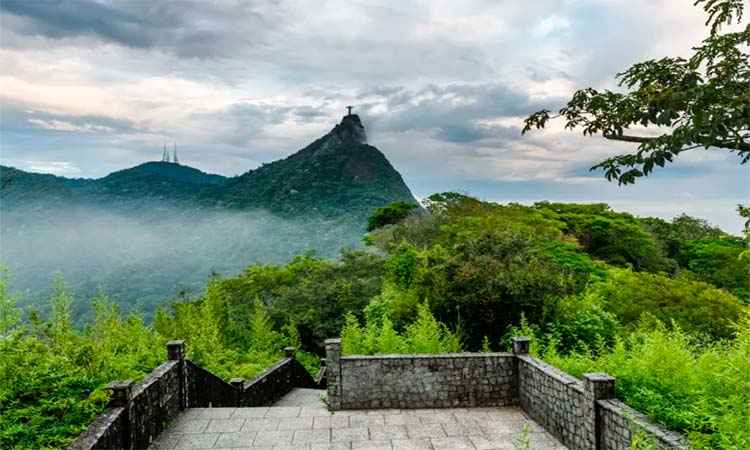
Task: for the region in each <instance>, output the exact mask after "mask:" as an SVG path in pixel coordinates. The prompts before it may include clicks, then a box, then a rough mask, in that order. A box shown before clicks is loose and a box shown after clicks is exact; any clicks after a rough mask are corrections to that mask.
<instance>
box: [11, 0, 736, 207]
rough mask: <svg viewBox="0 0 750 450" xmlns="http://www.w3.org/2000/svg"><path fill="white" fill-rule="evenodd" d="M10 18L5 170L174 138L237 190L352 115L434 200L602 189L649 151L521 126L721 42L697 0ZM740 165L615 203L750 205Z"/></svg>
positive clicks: (150, 150) (137, 6)
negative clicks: (452, 194) (585, 92)
mask: <svg viewBox="0 0 750 450" xmlns="http://www.w3.org/2000/svg"><path fill="white" fill-rule="evenodd" d="M0 20H1V21H2V26H0V33H2V51H1V52H0V66H1V67H3V77H2V83H3V89H2V90H0V106H2V107H1V108H0V113H1V115H0V122H1V123H0V133H2V136H1V137H2V155H1V158H0V159H1V162H3V163H5V164H12V165H13V164H15V165H19V166H21V168H26V169H33V168H35V167H36V168H43V167H49V168H53V169H55V170H58V171H62V170H74V169H75V170H80V175H81V176H101V175H105V174H106V173H107V172H109V171H112V170H116V169H120V168H122V167H125V166H128V165H134V164H137V163H140V162H143V161H144V160H149V159H154V158H157V159H158V157H159V155H160V150H159V149H160V147H161V145H162V143H163V142H164V141H165V140H167V141H172V140H175V141H177V142H178V144H179V145H180V154H181V157H182V159H184V161H185V162H186V163H189V164H192V165H195V166H197V167H199V168H201V169H204V170H207V171H212V172H218V173H223V174H227V175H234V174H237V173H241V172H244V171H245V170H248V169H251V168H253V167H255V166H257V165H259V164H261V163H263V162H267V161H269V160H273V159H277V158H279V157H283V156H286V155H288V154H290V153H292V152H293V151H295V150H298V149H300V148H302V147H303V146H304V145H305V144H307V143H309V142H310V141H311V140H313V139H315V138H316V137H318V136H320V135H321V134H322V133H325V132H326V131H328V130H329V129H330V128H331V127H332V126H333V125H334V124H335V123H336V122H337V121H338V120H339V119H340V116H341V115H342V114H343V113H344V106H345V105H347V104H353V105H355V111H356V112H358V113H359V114H360V115H361V116H362V118H363V120H364V121H365V125H366V126H367V127H368V136H369V137H370V141H371V143H372V144H374V145H376V146H377V147H379V148H380V149H381V150H383V151H384V152H385V153H386V155H387V156H388V157H389V158H390V159H391V160H392V161H393V162H394V165H396V167H398V169H399V170H400V171H401V172H402V173H403V174H404V175H405V178H406V180H407V182H408V183H409V184H410V185H411V186H412V187H413V188H414V190H415V191H416V193H417V194H418V195H424V194H429V193H430V191H432V190H444V189H464V190H467V191H469V192H472V189H480V187H478V186H480V185H481V186H484V187H482V188H481V190H479V191H477V192H482V193H485V192H490V190H491V189H494V190H495V192H498V193H501V194H502V195H506V194H508V195H511V194H513V192H516V193H519V195H520V193H524V195H526V193H529V192H530V193H531V194H529V195H532V194H535V193H534V189H535V187H536V188H537V189H538V192H539V193H540V194H539V195H542V194H541V193H545V194H544V195H547V196H549V195H552V194H553V193H554V192H556V191H555V189H557V188H560V189H559V192H564V193H565V195H568V194H569V193H570V192H575V191H576V190H579V191H580V190H581V189H582V188H581V184H580V183H595V182H600V181H601V179H600V178H598V174H596V173H593V174H592V173H589V172H588V171H587V170H588V168H589V167H590V166H591V165H593V164H594V163H595V162H596V161H598V160H600V159H601V158H604V157H606V156H608V155H611V154H615V153H622V152H626V151H629V150H631V149H632V146H628V145H627V144H616V143H612V142H608V141H604V140H602V139H596V138H582V137H581V136H580V135H577V134H575V133H569V132H565V133H563V132H561V131H559V130H550V131H547V132H544V133H541V132H539V133H533V134H531V135H527V136H521V135H520V127H521V119H522V117H523V116H525V115H526V114H528V113H530V112H532V111H534V110H537V109H541V108H549V109H555V108H556V107H559V106H560V104H561V103H562V101H563V99H564V98H566V97H567V96H569V95H570V93H571V92H572V91H573V90H574V89H576V88H583V87H587V86H594V87H598V88H600V87H611V86H612V79H613V74H615V73H617V72H619V71H622V70H624V69H625V68H627V67H628V66H629V65H630V64H632V63H634V62H637V61H639V60H643V59H647V58H658V57H661V56H665V55H677V54H681V55H684V54H686V53H687V52H689V50H690V47H691V45H692V44H694V43H696V42H698V40H699V39H700V38H701V37H703V34H704V31H705V30H704V28H703V25H702V23H703V17H702V15H701V14H700V11H699V10H698V9H697V8H689V7H685V5H684V4H683V0H665V1H660V2H654V1H652V0H610V1H607V2H601V1H597V0H575V1H560V0H538V1H534V2H518V1H517V0H475V1H465V2H455V1H451V0H415V1H414V2H407V3H404V2H402V3H401V4H396V3H394V2H390V1H374V2H351V1H347V0H341V1H338V0H332V1H330V2H318V3H316V4H315V5H313V6H311V4H310V3H309V2H305V1H303V0H283V1H272V0H268V1H265V0H253V1H249V0H248V1H231V2H229V1H227V2H205V1H167V2H151V1H132V0H121V1H120V0H73V1H62V0H59V1H54V0H44V1H33V0H2V1H0ZM698 159H700V157H699V158H698ZM736 166H737V164H736V161H735V159H721V158H719V159H709V160H707V161H695V164H692V163H691V164H680V165H676V166H674V168H673V169H670V170H669V171H665V172H664V173H668V175H665V176H661V175H657V176H655V177H653V178H651V179H650V180H649V182H648V183H645V184H644V186H650V187H648V188H639V189H637V190H635V189H630V190H618V189H616V186H614V187H611V189H610V187H608V188H607V190H603V191H602V192H606V193H607V195H610V194H611V195H615V194H614V193H615V192H617V193H620V192H622V194H619V195H622V196H625V197H627V196H628V195H630V197H629V198H631V199H637V198H641V197H643V196H648V195H649V194H648V192H659V193H669V192H673V191H675V189H677V187H678V186H679V188H680V189H684V190H686V191H690V190H693V191H695V192H693V194H694V195H696V196H697V197H696V198H699V197H700V196H701V195H704V194H702V193H701V192H698V191H697V188H696V186H698V184H696V183H688V184H685V183H682V181H684V180H687V179H697V178H700V176H701V175H700V174H701V173H702V174H703V176H704V177H705V176H706V175H705V174H706V173H709V172H710V171H713V172H711V173H715V174H716V176H712V178H711V180H712V183H714V186H712V189H713V191H712V192H715V193H716V192H726V193H731V192H743V189H742V188H743V187H744V186H745V183H744V179H745V178H746V174H745V173H744V172H738V171H737V170H735V169H736ZM70 168H73V169H70ZM742 169H743V170H746V167H743V168H742ZM701 171H703V172H701ZM596 180H598V181H596ZM651 180H654V181H653V182H652V181H651ZM519 183H525V184H524V187H523V190H520V189H521V188H519ZM681 183H682V184H681ZM487 186H490V187H491V188H490V187H487ZM554 186H557V188H554ZM571 186H572V187H571ZM585 186H586V189H583V191H589V190H590V188H589V186H592V185H591V184H585ZM597 186H599V185H597ZM603 186H609V185H606V184H604V185H603ZM562 187H565V189H563V188H562ZM649 189H650V190H651V191H649ZM498 195H499V194H498ZM706 195H707V194H706ZM712 195H714V194H712ZM716 195H718V194H716ZM727 195H728V196H731V195H734V194H727ZM532 196H533V195H532ZM735 197H736V195H735ZM745 197H746V196H745ZM534 198H536V197H534ZM571 198H572V197H571Z"/></svg>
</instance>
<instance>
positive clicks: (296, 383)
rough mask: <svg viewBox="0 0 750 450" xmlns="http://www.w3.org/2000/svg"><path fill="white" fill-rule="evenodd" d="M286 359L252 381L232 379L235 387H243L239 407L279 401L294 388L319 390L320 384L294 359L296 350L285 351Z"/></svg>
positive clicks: (289, 348)
mask: <svg viewBox="0 0 750 450" xmlns="http://www.w3.org/2000/svg"><path fill="white" fill-rule="evenodd" d="M284 352H285V353H286V358H284V359H282V360H281V361H279V362H278V363H277V364H275V365H274V366H272V367H269V368H268V369H267V370H266V371H265V372H263V373H262V374H260V375H259V376H257V377H256V378H255V379H254V380H252V381H244V380H242V379H241V378H234V379H232V381H231V383H232V385H234V386H237V387H241V389H242V395H241V400H240V404H239V405H238V406H264V405H270V404H273V403H275V402H276V401H278V400H279V399H280V398H281V397H283V396H284V395H286V394H287V393H288V392H289V391H291V390H292V388H295V387H297V388H311V389H315V388H318V383H316V381H315V380H314V379H313V377H312V376H311V375H310V373H309V372H308V371H307V369H305V368H304V367H303V366H302V364H300V363H299V361H297V360H296V359H294V348H292V347H288V348H286V349H284Z"/></svg>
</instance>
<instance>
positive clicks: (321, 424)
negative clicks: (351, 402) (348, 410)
mask: <svg viewBox="0 0 750 450" xmlns="http://www.w3.org/2000/svg"><path fill="white" fill-rule="evenodd" d="M348 427H349V416H339V415H336V416H328V417H313V428H348Z"/></svg>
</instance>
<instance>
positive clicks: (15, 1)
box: [0, 0, 284, 59]
mask: <svg viewBox="0 0 750 450" xmlns="http://www.w3.org/2000/svg"><path fill="white" fill-rule="evenodd" d="M0 10H1V11H2V12H3V13H5V14H12V15H14V16H17V17H20V18H22V19H24V20H20V21H13V22H10V24H11V25H12V26H13V28H14V30H13V31H15V32H16V33H19V34H22V35H40V36H44V37H48V38H55V39H60V38H78V37H93V38H95V39H98V40H100V41H103V42H112V43H116V44H120V45H123V46H126V47H130V48H134V49H151V48H161V49H165V50H168V51H170V52H173V53H174V54H176V55H178V56H180V57H198V58H209V59H212V58H216V57H226V56H227V55H229V54H231V52H233V51H234V50H235V49H236V48H238V47H247V46H254V45H257V46H262V45H265V44H266V41H265V40H264V35H265V34H266V33H267V32H270V31H273V30H274V29H275V28H277V27H278V26H280V25H281V24H283V23H284V21H283V17H284V15H283V14H277V13H280V12H281V8H279V7H277V6H276V4H275V3H272V2H265V1H264V2H254V3H248V4H244V5H242V4H238V5H237V6H236V7H234V6H232V5H230V4H229V3H223V4H222V3H208V2H199V1H179V2H140V1H138V2H132V1H113V2H106V3H102V2H96V1H92V0H75V1H64V0H46V1H26V0H7V1H3V2H2V3H0Z"/></svg>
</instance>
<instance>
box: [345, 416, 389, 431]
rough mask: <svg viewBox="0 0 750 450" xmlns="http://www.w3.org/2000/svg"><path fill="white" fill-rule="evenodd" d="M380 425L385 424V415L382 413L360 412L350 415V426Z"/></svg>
mask: <svg viewBox="0 0 750 450" xmlns="http://www.w3.org/2000/svg"><path fill="white" fill-rule="evenodd" d="M378 425H380V426H383V425H385V416H383V415H382V414H369V415H368V414H364V415H363V414H359V415H356V416H349V426H351V427H352V428H356V427H372V426H378Z"/></svg>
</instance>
